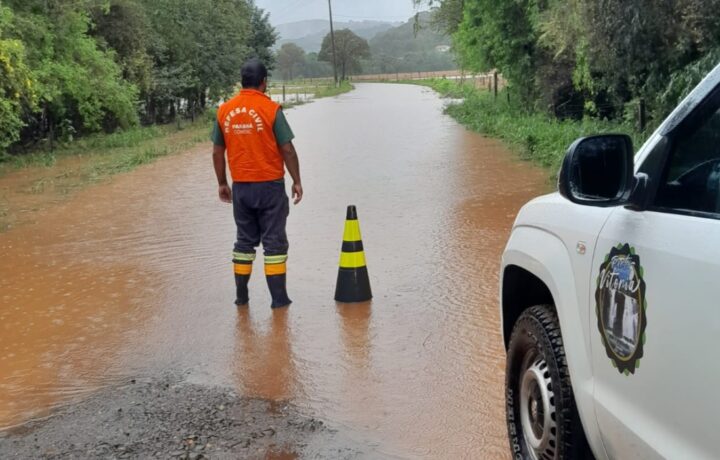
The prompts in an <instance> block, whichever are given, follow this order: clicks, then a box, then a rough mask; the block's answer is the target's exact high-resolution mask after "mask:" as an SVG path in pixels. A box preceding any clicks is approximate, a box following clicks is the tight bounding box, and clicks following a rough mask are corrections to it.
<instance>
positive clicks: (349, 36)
mask: <svg viewBox="0 0 720 460" xmlns="http://www.w3.org/2000/svg"><path fill="white" fill-rule="evenodd" d="M335 52H336V53H337V56H336V63H337V68H338V70H339V73H340V75H341V77H340V80H345V78H346V77H347V74H348V72H359V71H360V70H361V67H360V59H368V58H369V57H370V45H368V42H367V40H365V39H364V38H362V37H359V36H357V35H356V34H355V33H354V32H353V31H352V30H350V29H342V30H338V31H336V32H335ZM318 59H319V60H321V61H325V62H329V63H331V64H332V62H333V51H332V41H331V37H330V34H327V35H326V36H325V38H324V39H323V42H322V47H321V48H320V53H318Z"/></svg>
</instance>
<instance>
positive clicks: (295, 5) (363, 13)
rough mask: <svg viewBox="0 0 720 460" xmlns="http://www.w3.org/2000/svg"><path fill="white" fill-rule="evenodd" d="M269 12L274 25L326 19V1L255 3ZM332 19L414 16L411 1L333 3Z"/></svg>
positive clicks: (268, 0) (260, 0) (265, 0)
mask: <svg viewBox="0 0 720 460" xmlns="http://www.w3.org/2000/svg"><path fill="white" fill-rule="evenodd" d="M255 3H256V4H257V5H258V6H259V7H260V8H262V9H264V10H265V11H267V12H269V13H270V22H271V23H272V24H273V25H277V24H284V23H286V22H295V21H301V20H303V19H326V18H327V17H328V3H327V0H255ZM332 6H333V17H334V18H335V19H336V20H338V21H361V20H363V19H377V20H383V21H391V22H397V21H406V20H407V19H408V18H410V16H412V15H413V14H414V9H413V3H412V0H332Z"/></svg>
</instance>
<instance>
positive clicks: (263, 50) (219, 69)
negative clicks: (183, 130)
mask: <svg viewBox="0 0 720 460" xmlns="http://www.w3.org/2000/svg"><path fill="white" fill-rule="evenodd" d="M0 5H1V6H0V155H6V154H4V153H3V152H6V151H7V149H8V148H9V147H12V146H18V145H20V146H22V145H28V144H33V143H36V142H38V141H47V142H49V143H50V144H51V145H52V142H53V141H54V140H55V139H61V140H69V139H73V138H74V137H75V136H77V135H85V134H89V133H92V132H99V131H106V132H112V131H115V130H117V129H126V128H129V127H132V126H135V125H138V124H139V123H145V124H151V123H158V122H167V121H172V120H173V119H175V118H176V117H177V116H179V115H180V114H187V115H188V116H190V117H193V118H194V117H195V115H196V114H198V113H200V112H202V111H203V110H204V109H205V107H206V106H207V105H208V102H209V101H210V100H218V99H220V98H222V97H224V96H226V95H228V94H229V93H230V92H232V91H233V90H234V89H235V86H236V84H237V81H238V80H239V69H240V67H241V65H242V62H243V61H244V60H245V59H247V58H248V57H250V56H252V55H256V56H259V57H261V58H262V59H264V60H265V61H266V62H268V63H271V62H270V61H272V52H271V50H270V47H271V46H272V45H273V44H274V43H275V40H276V36H275V32H274V30H273V28H272V27H271V26H270V24H269V22H268V17H267V15H266V14H265V13H264V12H263V11H262V10H260V9H258V8H257V7H256V6H255V4H254V2H253V0H73V1H67V0H5V1H4V2H2V4H0ZM14 150H17V148H14Z"/></svg>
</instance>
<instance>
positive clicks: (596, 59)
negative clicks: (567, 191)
mask: <svg viewBox="0 0 720 460" xmlns="http://www.w3.org/2000/svg"><path fill="white" fill-rule="evenodd" d="M416 3H417V4H422V5H425V6H427V5H430V6H433V7H435V8H436V10H435V15H434V23H435V25H436V26H438V27H440V28H442V29H443V30H444V31H445V32H447V33H449V34H451V35H452V36H453V44H454V49H455V51H456V53H457V56H458V59H459V62H460V63H461V65H462V66H463V67H464V68H465V69H468V70H474V71H487V70H490V69H498V70H499V71H500V72H502V74H503V76H504V77H505V78H506V79H507V80H508V81H509V83H510V89H511V94H513V95H515V99H516V100H517V101H519V102H520V103H522V104H523V105H524V107H525V108H526V109H528V110H531V111H533V110H540V111H548V112H550V113H554V114H555V115H556V116H558V117H560V118H563V117H572V118H581V117H584V116H592V117H599V118H606V119H625V120H626V121H628V119H630V118H633V117H634V116H635V113H636V111H637V110H636V109H637V107H638V106H639V105H640V104H644V105H646V107H647V113H648V115H649V117H650V121H651V123H652V121H655V122H657V121H658V120H661V119H662V118H663V117H664V116H665V115H666V114H667V112H668V111H669V110H670V109H671V108H672V107H674V106H675V105H676V103H677V102H678V99H680V98H681V97H682V96H683V95H685V94H687V92H688V91H689V90H690V89H691V88H692V87H693V86H694V85H695V84H696V83H697V82H698V81H699V80H700V79H701V78H702V76H703V75H704V74H705V73H706V72H707V71H709V70H710V69H712V68H713V67H714V66H715V65H716V64H718V63H719V62H720V0H673V1H647V0H545V1H537V0H416Z"/></svg>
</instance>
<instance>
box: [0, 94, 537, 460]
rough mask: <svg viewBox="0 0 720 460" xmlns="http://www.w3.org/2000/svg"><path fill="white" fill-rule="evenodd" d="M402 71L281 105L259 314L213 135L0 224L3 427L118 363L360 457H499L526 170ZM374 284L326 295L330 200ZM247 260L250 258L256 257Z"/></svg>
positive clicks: (332, 221)
mask: <svg viewBox="0 0 720 460" xmlns="http://www.w3.org/2000/svg"><path fill="white" fill-rule="evenodd" d="M443 104H444V102H443V101H442V100H441V99H439V98H438V97H437V96H436V95H435V94H434V93H433V92H431V91H430V90H428V89H424V88H421V87H417V86H404V85H373V84H361V85H357V89H356V90H355V91H353V92H351V93H348V94H346V95H343V96H340V97H338V98H332V99H323V100H318V101H316V102H313V103H312V104H308V105H305V106H301V107H297V108H294V109H292V110H290V111H288V113H287V118H288V121H289V122H290V124H291V126H292V127H293V130H294V131H295V134H296V135H297V139H296V146H297V149H298V152H299V155H300V159H301V167H302V173H303V182H304V188H305V193H306V196H305V201H304V202H303V203H302V204H301V205H299V206H297V207H293V209H292V210H291V215H290V219H289V227H288V233H289V238H290V242H291V249H290V260H289V262H288V270H289V273H288V278H289V280H288V285H289V291H290V295H291V298H293V300H294V304H293V305H292V307H291V308H290V309H289V310H285V311H275V312H273V311H271V310H270V308H269V304H270V299H269V295H268V294H267V292H266V286H265V281H264V279H263V276H262V267H261V265H259V264H257V263H256V270H255V275H254V277H253V279H252V280H251V283H250V284H251V286H250V295H251V305H250V307H249V309H240V310H238V309H237V308H236V307H235V306H234V305H233V304H232V301H233V300H234V285H233V278H232V266H231V263H230V259H231V250H232V240H233V235H234V225H233V221H232V217H231V208H230V207H229V206H228V205H225V204H222V203H220V202H219V201H218V200H217V198H216V196H215V193H216V190H215V185H214V184H215V180H214V177H213V172H212V167H211V159H210V148H209V145H208V146H207V148H201V149H195V150H194V151H191V152H188V153H186V154H181V155H177V156H173V157H168V158H164V159H161V160H159V161H157V162H156V163H154V164H152V165H149V166H146V167H143V168H140V169H138V170H136V171H134V172H132V173H130V174H126V175H122V176H118V177H116V178H114V179H113V180H111V181H109V182H108V183H105V184H101V185H97V186H93V187H90V188H87V189H85V190H83V191H81V192H78V193H77V194H76V195H75V196H74V197H72V198H71V199H69V200H67V201H65V202H63V203H60V204H58V205H56V206H53V207H51V208H50V209H49V210H47V211H45V212H43V214H42V218H40V219H38V221H37V223H32V224H27V225H23V226H19V227H16V228H13V229H12V230H10V231H8V232H6V233H3V234H0V252H1V253H2V256H3V257H2V265H0V427H8V426H12V425H16V424H19V423H22V422H23V421H26V420H28V419H29V418H32V417H38V416H42V415H44V414H46V413H47V412H48V410H49V409H51V408H53V407H55V406H57V405H61V404H65V403H68V402H69V401H73V400H75V399H77V398H81V397H82V396H83V395H85V394H88V393H90V392H92V391H94V390H97V389H99V388H102V387H105V386H107V385H109V384H112V383H115V382H118V381H121V380H122V379H126V378H128V377H129V376H133V377H134V376H152V375H161V374H162V373H164V372H168V371H172V372H182V373H184V374H185V375H186V378H187V380H188V381H189V382H190V383H192V384H200V385H203V384H213V385H214V384H218V385H230V386H232V387H234V388H236V390H237V391H238V392H239V393H240V394H241V395H243V396H246V397H251V398H262V399H267V400H270V401H277V402H290V403H292V404H293V405H295V406H297V407H299V408H300V409H301V410H303V411H305V412H307V413H308V414H311V415H312V416H314V417H318V418H320V419H322V420H325V421H326V422H327V423H328V424H329V425H331V426H334V427H335V428H337V429H339V430H340V431H342V432H344V433H346V434H347V435H348V436H350V437H352V438H353V439H354V440H356V441H358V442H360V443H361V444H362V445H364V446H366V449H367V452H366V453H367V454H368V455H369V456H373V457H383V456H388V457H400V458H418V457H424V458H463V457H464V458H478V457H480V456H482V457H484V458H507V457H508V455H507V450H508V449H507V439H506V429H505V423H504V409H503V379H504V377H503V368H504V364H503V363H504V350H503V347H502V343H501V338H500V334H499V323H498V305H497V304H498V301H497V298H498V273H497V270H498V266H499V258H500V254H501V252H502V248H503V245H504V243H505V241H506V239H507V236H508V231H509V228H510V226H511V224H512V221H513V219H514V216H515V214H516V212H517V210H518V209H519V208H520V206H521V205H522V204H523V203H524V202H526V201H527V200H528V199H530V198H531V197H533V196H535V195H538V194H539V193H542V192H544V191H547V189H548V183H547V181H546V176H545V173H544V172H543V171H539V170H536V169H534V168H532V167H531V166H529V165H528V164H525V163H520V162H517V161H516V160H514V159H513V158H512V156H511V155H510V154H509V153H508V152H507V151H506V150H505V149H504V148H503V147H502V145H501V144H500V143H499V142H498V141H495V140H489V139H485V138H483V137H481V136H479V135H477V134H474V133H470V132H468V131H466V130H465V129H464V128H462V127H461V126H459V125H458V124H457V123H456V122H455V121H453V120H452V119H451V118H449V117H448V116H446V115H443V114H442V110H443ZM348 204H355V205H357V207H358V212H359V218H360V226H361V229H362V232H363V241H364V245H365V252H366V257H367V261H368V269H369V272H370V279H371V283H372V288H373V293H374V295H375V298H374V299H373V301H372V303H370V304H364V305H337V304H336V303H335V302H334V301H333V294H334V287H335V286H334V284H335V279H336V276H337V263H338V258H339V253H340V245H341V241H342V233H343V226H344V216H345V207H346V206H347V205H348ZM260 260H261V259H260Z"/></svg>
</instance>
